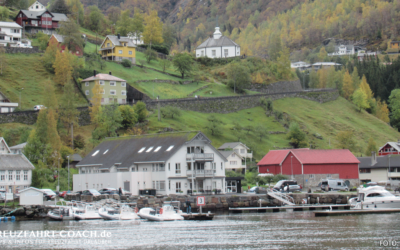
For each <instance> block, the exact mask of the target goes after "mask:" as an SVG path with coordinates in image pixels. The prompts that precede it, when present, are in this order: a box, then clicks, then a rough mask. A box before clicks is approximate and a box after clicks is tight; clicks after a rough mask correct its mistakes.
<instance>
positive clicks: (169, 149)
mask: <svg viewBox="0 0 400 250" xmlns="http://www.w3.org/2000/svg"><path fill="white" fill-rule="evenodd" d="M173 148H174V146H173V145H172V146H169V148H167V150H166V151H171V149H173Z"/></svg>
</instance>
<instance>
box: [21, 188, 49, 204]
mask: <svg viewBox="0 0 400 250" xmlns="http://www.w3.org/2000/svg"><path fill="white" fill-rule="evenodd" d="M43 197H44V192H43V191H42V190H40V189H37V188H34V187H30V188H26V189H24V190H21V191H20V192H19V205H21V206H28V205H43Z"/></svg>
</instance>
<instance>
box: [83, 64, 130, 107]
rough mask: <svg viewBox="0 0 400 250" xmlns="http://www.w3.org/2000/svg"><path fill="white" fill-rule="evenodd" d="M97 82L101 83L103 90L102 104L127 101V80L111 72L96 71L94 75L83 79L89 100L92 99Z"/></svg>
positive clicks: (84, 89)
mask: <svg viewBox="0 0 400 250" xmlns="http://www.w3.org/2000/svg"><path fill="white" fill-rule="evenodd" d="M96 84H99V85H100V87H101V89H102V90H103V92H102V93H101V94H102V98H101V104H114V103H118V104H125V103H127V101H126V97H127V90H126V81H125V80H124V79H121V78H119V77H116V76H113V75H112V74H111V72H109V73H108V74H101V73H99V74H97V73H96V71H94V72H93V76H91V77H88V78H86V79H84V80H82V90H83V92H84V93H85V95H86V97H87V98H88V100H91V99H92V97H93V92H92V90H93V88H94V86H95V85H96Z"/></svg>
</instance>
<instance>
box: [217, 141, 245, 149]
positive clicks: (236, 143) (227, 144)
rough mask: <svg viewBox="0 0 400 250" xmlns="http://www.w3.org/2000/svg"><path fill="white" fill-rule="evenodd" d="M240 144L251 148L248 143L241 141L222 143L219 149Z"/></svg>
mask: <svg viewBox="0 0 400 250" xmlns="http://www.w3.org/2000/svg"><path fill="white" fill-rule="evenodd" d="M239 144H242V145H243V146H244V147H245V148H247V149H249V148H248V147H247V146H246V145H244V144H243V143H241V142H226V143H224V144H222V146H221V147H219V148H218V149H227V148H232V149H233V148H234V147H236V146H237V145H239Z"/></svg>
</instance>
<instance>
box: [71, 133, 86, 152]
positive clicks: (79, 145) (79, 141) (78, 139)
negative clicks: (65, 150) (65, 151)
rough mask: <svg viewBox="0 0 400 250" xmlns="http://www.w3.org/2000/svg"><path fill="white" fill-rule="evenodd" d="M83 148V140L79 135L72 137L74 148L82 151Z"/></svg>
mask: <svg viewBox="0 0 400 250" xmlns="http://www.w3.org/2000/svg"><path fill="white" fill-rule="evenodd" d="M84 147H85V138H83V136H81V135H76V136H75V137H74V148H79V149H83V148H84Z"/></svg>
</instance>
